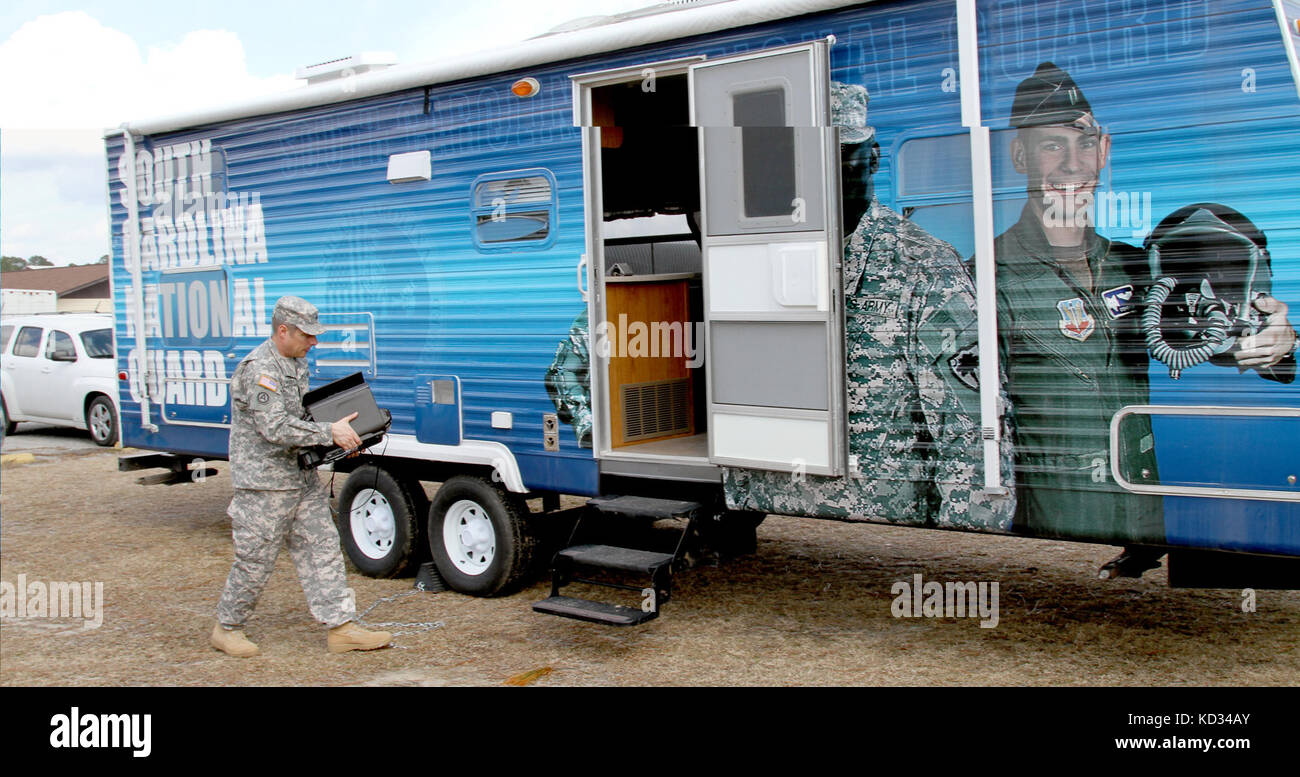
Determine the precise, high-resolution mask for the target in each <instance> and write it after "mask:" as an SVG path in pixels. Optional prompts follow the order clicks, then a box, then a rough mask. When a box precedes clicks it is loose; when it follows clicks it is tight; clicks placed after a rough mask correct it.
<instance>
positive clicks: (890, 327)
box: [723, 83, 1015, 531]
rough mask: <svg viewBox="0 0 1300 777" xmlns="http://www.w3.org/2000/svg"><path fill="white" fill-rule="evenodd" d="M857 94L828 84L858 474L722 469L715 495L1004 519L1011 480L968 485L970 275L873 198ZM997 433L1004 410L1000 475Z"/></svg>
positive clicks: (975, 400) (818, 510) (782, 505)
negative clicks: (839, 186)
mask: <svg viewBox="0 0 1300 777" xmlns="http://www.w3.org/2000/svg"><path fill="white" fill-rule="evenodd" d="M867 99H868V98H867V91H866V89H865V88H864V87H861V86H854V85H846V84H839V83H834V84H832V115H833V118H834V122H835V124H836V125H838V126H840V143H841V159H842V160H843V175H842V178H843V180H844V186H845V192H844V205H845V218H844V223H845V224H856V225H857V228H856V229H854V231H853V233H852V234H851V235H850V236H849V238H848V240H847V241H846V245H845V250H844V269H843V281H844V297H845V330H846V331H845V343H846V350H847V359H848V369H847V380H848V384H849V385H848V401H849V406H848V422H849V453H850V454H853V455H856V456H857V457H858V460H859V462H860V469H861V471H862V474H861V476H849V477H845V478H831V477H820V476H816V475H806V476H805V475H801V474H800V473H797V472H796V473H794V475H793V476H792V474H791V473H789V472H768V471H761V470H746V469H735V468H728V469H727V470H726V471H725V475H724V481H723V483H724V487H725V489H726V492H727V500H728V503H729V504H733V505H735V506H736V507H737V508H738V509H742V510H755V511H761V512H773V513H786V514H793V515H813V516H825V517H841V518H848V519H859V520H861V519H875V520H883V521H888V522H891V523H905V524H915V525H932V526H943V527H963V528H974V529H984V530H991V531H1005V530H1007V529H1009V527H1010V524H1011V517H1012V514H1013V513H1014V510H1015V499H1014V493H1011V494H1008V495H1001V496H999V495H993V494H988V493H985V492H983V491H981V490H980V488H979V485H980V483H981V481H982V474H981V470H982V464H983V443H982V441H981V437H980V429H979V384H978V374H977V373H978V368H977V349H976V336H977V325H976V313H975V288H974V284H973V282H972V281H971V278H970V276H969V274H968V273H967V271H966V269H965V267H964V266H963V264H962V261H961V258H960V257H959V256H958V255H957V252H956V251H955V250H954V249H953V248H952V246H950V245H948V244H947V243H945V242H943V241H942V240H939V239H937V238H935V237H933V236H932V235H930V234H928V233H926V232H925V231H924V230H923V229H921V228H920V227H918V226H916V225H915V224H913V223H912V222H910V221H908V220H906V219H904V218H902V217H901V216H899V215H898V214H897V213H895V212H894V211H892V210H890V209H889V208H887V207H885V206H884V205H882V204H881V203H880V201H879V200H877V199H875V197H874V195H873V193H872V189H871V184H870V176H871V174H872V173H874V172H875V170H876V167H877V165H878V160H879V146H878V145H877V144H876V143H875V142H874V134H875V133H874V129H873V128H871V127H869V126H867V125H866V113H867V110H866V109H867ZM855 203H857V204H856V205H855ZM864 209H865V213H863V210H864ZM859 216H860V217H861V218H859ZM1008 432H1009V429H1008V428H1007V426H1006V421H1005V417H1004V420H1003V430H1002V440H1003V442H1002V448H1001V451H1002V468H1003V478H1004V480H1005V481H1006V482H1011V480H1012V477H1013V475H1012V468H1011V451H1010V445H1009V442H1008V440H1009V434H1008Z"/></svg>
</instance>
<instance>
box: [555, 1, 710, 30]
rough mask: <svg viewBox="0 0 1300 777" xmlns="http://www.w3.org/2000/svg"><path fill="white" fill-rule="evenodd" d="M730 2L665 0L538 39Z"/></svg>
mask: <svg viewBox="0 0 1300 777" xmlns="http://www.w3.org/2000/svg"><path fill="white" fill-rule="evenodd" d="M729 2H731V0H664V2H661V3H655V4H654V5H649V6H646V7H645V8H637V9H635V10H632V11H624V12H623V13H616V14H611V15H609V16H582V17H579V18H577V19H572V20H570V21H567V22H565V23H563V24H560V25H558V26H556V27H553V28H551V29H550V30H548V31H547V32H544V33H542V34H541V35H538V36H536V37H538V38H545V37H546V36H548V35H559V34H560V33H564V32H573V31H574V30H585V29H587V28H589V27H601V26H604V25H606V24H618V23H619V22H626V21H629V20H631V19H640V18H641V17H643V16H656V15H658V14H661V13H669V12H671V11H684V10H686V9H688V8H696V7H698V6H702V5H713V4H715V3H729Z"/></svg>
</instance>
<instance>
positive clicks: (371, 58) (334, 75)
mask: <svg viewBox="0 0 1300 777" xmlns="http://www.w3.org/2000/svg"><path fill="white" fill-rule="evenodd" d="M396 64H397V55H396V54H393V53H392V52H389V51H367V52H365V53H362V54H353V55H352V56H350V57H343V58H341V59H331V60H329V61H328V62H318V63H317V64H315V65H306V66H304V67H300V68H298V69H297V70H295V71H294V72H293V77H294V78H298V79H304V78H305V79H307V85H308V86H311V85H312V84H319V83H322V82H324V81H334V80H337V79H340V78H348V77H350V76H359V75H361V74H362V73H370V72H373V71H376V70H383V69H385V68H389V67H392V66H393V65H396Z"/></svg>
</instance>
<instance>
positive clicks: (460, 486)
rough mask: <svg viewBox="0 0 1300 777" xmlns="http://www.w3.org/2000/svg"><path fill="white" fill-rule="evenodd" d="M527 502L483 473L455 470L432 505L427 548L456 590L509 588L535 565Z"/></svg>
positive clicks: (497, 591) (492, 591) (501, 590)
mask: <svg viewBox="0 0 1300 777" xmlns="http://www.w3.org/2000/svg"><path fill="white" fill-rule="evenodd" d="M528 515H529V513H528V507H527V506H526V505H525V504H524V503H523V501H522V500H520V499H519V497H518V496H517V495H515V494H512V493H510V492H509V491H507V490H505V489H504V488H502V487H501V486H499V485H496V484H493V483H490V482H488V481H487V480H484V479H483V478H478V477H472V476H469V475H457V476H455V477H453V478H451V479H449V480H448V481H447V482H445V483H443V484H442V487H441V488H439V489H438V493H436V494H434V496H433V503H432V505H431V506H430V507H429V548H430V550H432V551H433V561H434V563H435V564H437V566H438V572H439V574H441V575H442V578H443V580H445V581H447V585H449V586H450V587H451V588H452V589H453V590H456V591H459V592H461V593H464V594H472V595H474V596H494V595H496V594H501V593H507V592H508V591H509V590H510V589H512V588H514V587H515V586H517V585H518V584H519V583H521V582H523V581H524V580H525V579H526V578H527V577H528V575H529V574H530V573H531V572H532V569H533V559H534V557H535V551H536V547H537V538H536V537H535V536H534V533H533V531H532V526H531V525H529V524H528V522H527V519H528Z"/></svg>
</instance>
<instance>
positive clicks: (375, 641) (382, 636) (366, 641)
mask: <svg viewBox="0 0 1300 777" xmlns="http://www.w3.org/2000/svg"><path fill="white" fill-rule="evenodd" d="M392 640H393V635H392V634H389V633H388V632H386V631H369V630H367V629H363V628H361V627H360V626H358V625H357V624H355V623H353V622H352V621H348V622H347V623H345V624H343V625H342V626H336V627H334V628H332V629H330V631H329V637H327V638H326V640H325V641H326V644H328V645H329V651H330V652H331V653H346V652H348V651H349V650H374V649H376V648H381V647H384V646H385V645H387V644H388V643H389V642H392Z"/></svg>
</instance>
